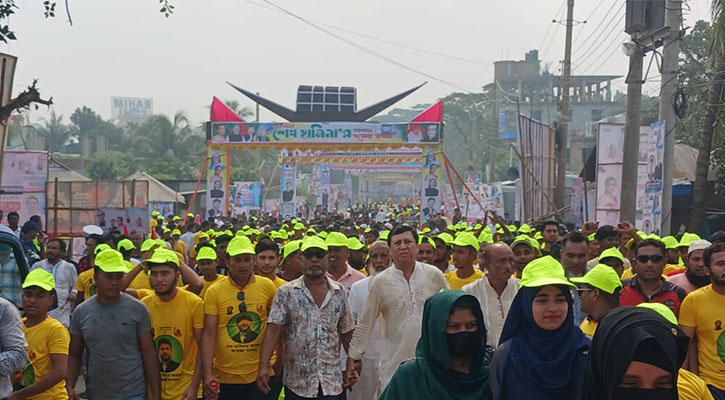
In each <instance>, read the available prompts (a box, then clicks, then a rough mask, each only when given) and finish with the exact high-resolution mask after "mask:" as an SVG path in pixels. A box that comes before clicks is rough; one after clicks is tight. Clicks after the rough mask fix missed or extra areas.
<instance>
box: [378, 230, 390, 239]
mask: <svg viewBox="0 0 725 400" xmlns="http://www.w3.org/2000/svg"><path fill="white" fill-rule="evenodd" d="M388 236H390V231H389V230H388V229H386V230H384V231H382V232H380V235H378V239H380V240H388Z"/></svg>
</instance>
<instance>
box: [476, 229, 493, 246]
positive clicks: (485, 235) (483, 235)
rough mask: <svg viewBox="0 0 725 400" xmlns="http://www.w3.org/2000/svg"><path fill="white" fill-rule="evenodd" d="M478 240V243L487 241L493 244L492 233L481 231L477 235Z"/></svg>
mask: <svg viewBox="0 0 725 400" xmlns="http://www.w3.org/2000/svg"><path fill="white" fill-rule="evenodd" d="M478 242H479V243H488V244H493V235H492V234H490V233H486V232H483V231H481V234H480V235H478Z"/></svg>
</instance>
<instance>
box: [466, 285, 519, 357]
mask: <svg viewBox="0 0 725 400" xmlns="http://www.w3.org/2000/svg"><path fill="white" fill-rule="evenodd" d="M519 284H520V281H519V280H518V279H517V278H509V280H508V282H507V283H506V288H504V290H503V292H502V293H501V297H499V295H498V293H496V290H495V289H494V288H493V287H492V286H491V283H490V282H489V281H488V276H484V277H483V278H482V279H479V280H477V281H475V282H471V283H469V284H468V285H466V286H464V287H463V291H464V292H466V293H468V294H471V295H473V296H474V297H476V298H477V299H478V302H479V303H480V304H481V311H483V322H484V323H485V324H486V344H488V345H489V346H491V347H493V348H494V349H495V348H496V347H498V341H499V339H501V332H502V331H503V324H504V322H506V316H507V315H508V313H509V309H511V303H513V301H514V297H516V293H518V291H519Z"/></svg>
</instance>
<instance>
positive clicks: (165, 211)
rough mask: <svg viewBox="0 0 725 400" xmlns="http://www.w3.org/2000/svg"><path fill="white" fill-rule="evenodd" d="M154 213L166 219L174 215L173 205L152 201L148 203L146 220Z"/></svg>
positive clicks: (166, 202) (167, 202) (168, 202)
mask: <svg viewBox="0 0 725 400" xmlns="http://www.w3.org/2000/svg"><path fill="white" fill-rule="evenodd" d="M154 211H156V212H158V213H159V214H161V215H163V216H164V218H165V217H168V216H169V215H174V203H172V202H170V201H152V202H150V203H149V215H148V218H151V214H152V213H153V212H154Z"/></svg>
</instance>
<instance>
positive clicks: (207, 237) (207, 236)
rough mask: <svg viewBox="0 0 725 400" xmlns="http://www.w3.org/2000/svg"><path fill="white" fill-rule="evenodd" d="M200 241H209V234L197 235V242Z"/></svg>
mask: <svg viewBox="0 0 725 400" xmlns="http://www.w3.org/2000/svg"><path fill="white" fill-rule="evenodd" d="M201 239H205V240H209V234H208V233H206V232H202V233H200V234H199V240H201Z"/></svg>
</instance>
